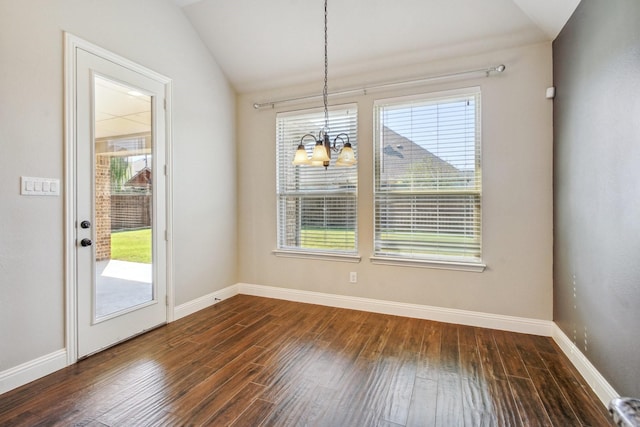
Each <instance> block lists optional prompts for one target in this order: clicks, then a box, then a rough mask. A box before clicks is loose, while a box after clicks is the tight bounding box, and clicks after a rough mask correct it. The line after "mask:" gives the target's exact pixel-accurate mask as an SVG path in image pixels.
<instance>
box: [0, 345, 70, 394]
mask: <svg viewBox="0 0 640 427" xmlns="http://www.w3.org/2000/svg"><path fill="white" fill-rule="evenodd" d="M65 366H67V351H66V350H64V349H62V350H58V351H54V352H53V353H50V354H47V355H44V356H42V357H38V358H37V359H34V360H31V361H29V362H26V363H23V364H22V365H18V366H15V367H13V368H10V369H7V370H6V371H2V372H0V394H2V393H6V392H7V391H9V390H13V389H14V388H18V387H20V386H22V385H25V384H27V383H30V382H31V381H33V380H37V379H38V378H42V377H44V376H46V375H49V374H51V373H53V372H55V371H57V370H59V369H62V368H64V367H65Z"/></svg>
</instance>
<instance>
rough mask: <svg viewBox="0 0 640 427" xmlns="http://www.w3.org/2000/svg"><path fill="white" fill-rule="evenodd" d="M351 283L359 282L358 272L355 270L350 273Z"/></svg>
mask: <svg viewBox="0 0 640 427" xmlns="http://www.w3.org/2000/svg"><path fill="white" fill-rule="evenodd" d="M349 283H358V273H356V272H355V271H352V272H351V273H349Z"/></svg>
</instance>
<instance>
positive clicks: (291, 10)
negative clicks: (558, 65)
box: [174, 0, 580, 92]
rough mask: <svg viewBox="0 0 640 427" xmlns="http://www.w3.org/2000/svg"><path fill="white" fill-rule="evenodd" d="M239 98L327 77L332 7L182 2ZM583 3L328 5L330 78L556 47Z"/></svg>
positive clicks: (335, 0) (485, 0)
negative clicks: (455, 58)
mask: <svg viewBox="0 0 640 427" xmlns="http://www.w3.org/2000/svg"><path fill="white" fill-rule="evenodd" d="M174 1H175V2H176V3H177V4H178V5H180V6H181V7H182V8H183V11H184V13H185V14H186V16H187V18H188V19H189V20H190V21H191V23H192V25H193V27H194V28H195V30H196V31H197V32H198V34H199V35H200V37H201V38H202V40H203V41H204V43H205V44H206V46H207V47H208V48H209V50H210V51H211V53H212V55H213V56H214V58H215V59H216V61H217V62H218V64H219V65H220V67H221V68H222V70H223V71H224V73H225V74H226V75H227V77H228V78H229V80H230V82H231V84H232V85H233V86H234V87H235V89H236V90H238V91H239V92H248V91H254V90H261V89H270V88H275V87H281V86H285V85H287V86H288V85H291V84H297V83H308V82H311V81H315V80H317V79H318V78H321V76H322V72H323V63H324V60H323V52H324V51H323V38H324V35H323V26H324V2H323V0H174ZM579 2H580V0H329V2H328V15H329V69H330V75H331V76H334V77H335V76H346V75H355V74H358V73H361V72H363V71H368V70H384V69H388V68H392V67H397V66H404V65H413V64H419V63H423V62H425V61H430V60H437V59H441V58H446V57H453V56H461V55H472V54H478V53H483V52H488V51H492V50H497V49H502V48H509V47H514V46H519V45H525V44H532V43H538V42H544V41H551V40H553V39H554V38H555V37H556V36H557V34H558V33H559V32H560V30H561V29H562V27H563V26H564V24H565V23H566V21H567V20H568V19H569V17H570V16H571V14H572V13H573V11H574V10H575V8H576V6H577V5H578V3H579Z"/></svg>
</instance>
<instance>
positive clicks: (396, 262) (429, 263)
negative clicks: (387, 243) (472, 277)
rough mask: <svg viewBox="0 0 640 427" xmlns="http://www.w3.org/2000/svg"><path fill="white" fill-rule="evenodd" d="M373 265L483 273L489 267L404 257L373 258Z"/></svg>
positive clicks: (467, 262)
mask: <svg viewBox="0 0 640 427" xmlns="http://www.w3.org/2000/svg"><path fill="white" fill-rule="evenodd" d="M369 260H370V261H371V263H372V264H378V265H393V266H398V267H418V268H435V269H439V270H457V271H469V272H474V273H482V272H483V271H484V270H485V269H486V268H487V265H486V264H484V263H482V262H469V261H451V260H438V259H411V258H404V257H397V258H396V257H385V256H372V257H370V258H369Z"/></svg>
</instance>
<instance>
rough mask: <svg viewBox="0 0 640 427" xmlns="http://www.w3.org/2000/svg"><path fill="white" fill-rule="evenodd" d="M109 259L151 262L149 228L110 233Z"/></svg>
mask: <svg viewBox="0 0 640 427" xmlns="http://www.w3.org/2000/svg"><path fill="white" fill-rule="evenodd" d="M111 259H116V260H119V261H129V262H140V263H144V264H151V229H150V228H147V229H144V230H133V231H119V232H115V233H112V234H111Z"/></svg>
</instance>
